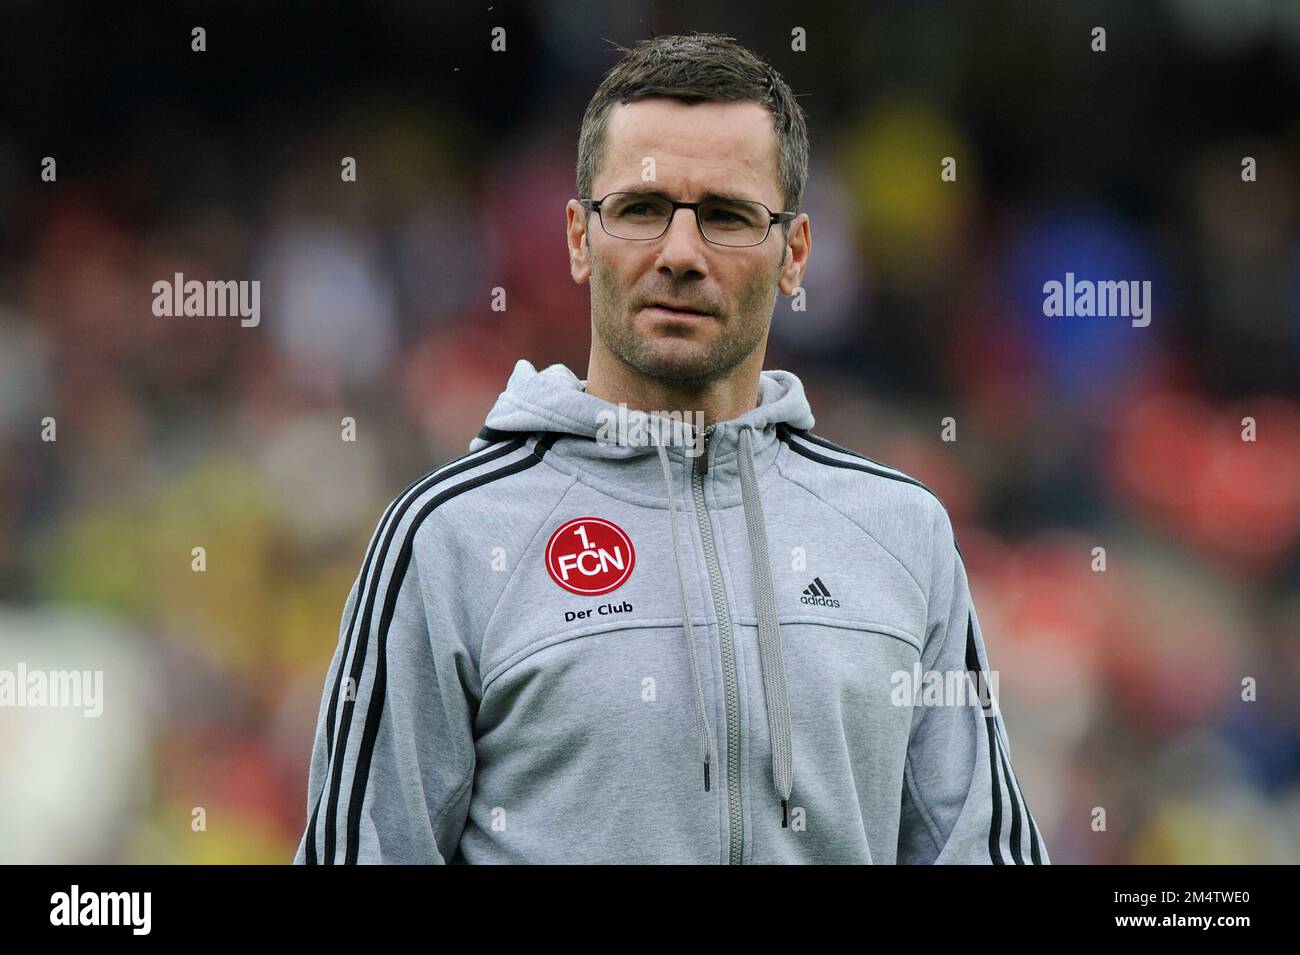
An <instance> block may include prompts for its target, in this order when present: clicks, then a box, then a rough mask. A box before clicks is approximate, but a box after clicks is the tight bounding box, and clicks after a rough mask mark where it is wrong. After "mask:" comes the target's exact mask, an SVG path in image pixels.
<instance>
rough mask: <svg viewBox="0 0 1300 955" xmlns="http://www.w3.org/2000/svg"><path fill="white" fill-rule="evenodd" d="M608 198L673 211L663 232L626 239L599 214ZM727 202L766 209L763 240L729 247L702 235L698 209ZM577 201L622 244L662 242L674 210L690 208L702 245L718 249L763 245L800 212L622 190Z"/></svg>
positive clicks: (761, 204) (671, 221)
mask: <svg viewBox="0 0 1300 955" xmlns="http://www.w3.org/2000/svg"><path fill="white" fill-rule="evenodd" d="M610 196H649V197H650V198H652V199H658V200H659V201H660V202H667V203H671V204H672V207H673V209H672V212H670V213H668V221H667V222H665V223H664V231H663V232H660V233H659V234H658V235H651V236H644V237H643V238H640V239H629V238H628V237H627V236H623V235H615V234H614V233H613V232H610V231H609V227H608V226H607V225H605V217H604V216H602V215H601V214H600V207H601V204H602V203H603V202H604V201H605V200H606V199H608V198H609V197H610ZM728 201H733V202H752V203H753V204H754V205H756V206H762V207H763V208H764V209H766V210H767V214H768V216H769V218H768V222H767V231H766V232H764V233H763V238H761V239H759V240H758V241H757V242H749V243H746V244H745V245H728V244H727V243H725V242H715V241H714V240H713V239H710V238H709V237H708V236H707V235H706V234H705V232H704V223H703V222H701V221H700V206H705V205H709V204H710V203H714V202H728ZM578 202H579V203H580V204H581V205H582V208H584V209H586V210H587V211H588V212H594V213H596V218H597V219H599V220H600V227H601V228H602V229H604V230H605V234H606V235H607V236H609V237H610V238H613V239H622V240H623V241H624V242H654V241H655V240H656V239H662V238H663V237H664V236H665V235H667V234H668V229H669V228H670V227H671V226H672V224H673V219H674V218H675V217H676V216H677V210H678V209H690V210H691V212H692V213H693V214H694V215H695V228H697V229H699V230H700V237H701V238H702V239H704V241H705V242H708V243H709V244H710V245H716V246H718V247H719V248H723V249H752V248H754V246H756V245H762V244H763V243H764V242H766V241H767V237H768V236H770V235H771V234H772V226H774V225H776V224H777V223H778V222H782V223H783V222H790V221H792V220H794V219H796V218H798V216H799V213H797V212H773V211H772V210H771V209H768V207H767V203H765V202H759V201H758V200H757V199H738V200H727V199H701V200H700V201H699V202H678V201H677V200H676V199H669V198H668V197H667V196H661V195H658V194H656V193H653V192H637V191H636V190H622V191H619V192H610V193H606V194H605V195H604V196H603V197H602V198H600V199H591V198H586V199H579V200H578Z"/></svg>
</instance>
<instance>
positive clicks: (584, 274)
mask: <svg viewBox="0 0 1300 955" xmlns="http://www.w3.org/2000/svg"><path fill="white" fill-rule="evenodd" d="M565 220H566V237H567V239H568V243H569V275H571V276H572V277H573V281H574V282H576V283H577V284H579V285H582V284H584V283H585V282H586V281H587V280H588V279H589V278H591V260H592V254H591V233H590V232H588V230H587V221H588V218H587V210H586V209H584V208H583V207H582V204H581V203H579V202H578V200H576V199H570V200H569V201H568V203H567V205H566V206H565Z"/></svg>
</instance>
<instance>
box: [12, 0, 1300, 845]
mask: <svg viewBox="0 0 1300 955" xmlns="http://www.w3.org/2000/svg"><path fill="white" fill-rule="evenodd" d="M194 26H204V27H205V28H206V29H207V52H205V53H196V52H192V51H191V49H190V30H191V28H192V27H194ZM496 26H502V27H505V29H506V42H507V49H506V51H505V52H500V53H493V52H492V51H491V50H490V46H489V44H490V40H491V30H492V28H493V27H496ZM1094 26H1104V27H1105V28H1106V30H1107V50H1106V52H1104V53H1098V52H1094V51H1093V50H1092V48H1091V46H1092V37H1091V33H1090V31H1091V29H1092V28H1093V27H1094ZM796 27H803V28H804V29H805V30H806V31H807V52H793V51H792V50H791V49H790V37H791V30H793V29H794V28H796ZM691 30H700V31H705V30H716V31H720V32H724V33H729V34H731V35H732V36H735V37H736V38H737V39H738V40H740V41H741V42H743V43H745V44H746V45H748V46H750V47H751V48H753V49H754V50H756V51H757V52H758V53H759V54H760V55H762V56H764V57H766V58H768V59H769V61H770V62H771V63H772V64H773V65H774V66H775V67H776V68H777V69H778V70H780V71H781V72H782V74H783V75H784V76H785V77H786V79H787V80H788V81H789V83H790V84H791V86H792V87H793V88H794V90H795V92H796V93H797V94H799V97H800V101H801V103H802V104H803V106H804V108H805V110H806V111H807V114H808V120H809V127H810V132H811V138H812V170H811V176H810V179H809V183H808V187H807V192H806V202H805V205H804V210H803V211H806V212H808V213H809V214H810V216H811V227H812V235H813V244H814V249H813V255H812V258H811V261H810V267H809V270H808V275H807V281H806V283H805V287H806V289H807V303H808V307H807V311H806V312H794V311H792V310H791V309H790V302H789V300H788V299H785V298H780V299H779V300H778V304H777V310H776V314H775V316H774V323H773V331H772V339H771V344H770V346H769V351H768V361H767V367H769V368H784V369H788V370H790V371H793V372H795V373H796V374H798V375H799V376H800V377H801V378H802V379H803V381H804V383H805V386H806V388H807V390H808V393H809V397H810V401H811V403H812V407H813V411H814V413H815V415H816V417H817V427H816V430H817V432H818V433H820V434H822V435H824V436H826V437H828V438H830V439H832V440H834V441H837V442H839V443H841V444H845V445H848V446H849V447H852V448H855V449H857V450H859V451H861V452H863V453H865V454H868V455H870V456H871V457H874V458H877V459H879V460H883V461H885V462H887V463H889V464H891V465H893V466H895V467H898V468H901V469H903V470H905V471H908V472H909V473H911V474H913V475H915V476H916V477H918V478H919V479H921V480H922V481H924V482H926V483H927V484H928V485H929V486H931V487H933V488H934V489H935V490H936V491H937V492H938V494H939V495H940V497H941V498H942V499H943V501H944V502H945V504H946V505H947V507H948V509H949V512H950V513H951V514H952V516H953V521H954V524H955V526H956V530H957V536H958V540H959V542H960V543H961V546H962V550H963V553H964V554H965V557H966V564H967V567H968V569H969V572H970V575H971V580H972V588H973V592H974V596H975V600H976V606H977V609H978V611H979V613H980V617H981V622H982V625H983V629H984V633H985V635H986V639H987V642H988V649H989V653H990V655H991V659H992V661H993V665H994V667H996V668H997V669H998V670H999V671H1000V674H1001V687H1000V691H1001V699H1002V705H1003V709H1004V711H1005V713H1006V717H1007V721H1008V729H1009V732H1010V735H1011V740H1012V746H1013V752H1014V756H1015V766H1016V768H1017V773H1018V775H1019V778H1020V780H1021V782H1022V784H1023V786H1024V788H1025V791H1026V793H1027V795H1028V799H1029V803H1030V805H1031V807H1032V809H1033V811H1034V814H1035V816H1036V818H1037V819H1038V821H1039V823H1040V825H1041V827H1042V829H1043V831H1044V834H1045V837H1046V840H1047V844H1048V846H1049V849H1050V851H1051V854H1052V857H1053V859H1054V861H1056V862H1061V863H1069V862H1073V863H1139V862H1141V863H1148V862H1171V863H1184V862H1229V863H1237V862H1266V861H1267V862H1291V863H1294V862H1297V861H1300V693H1297V687H1298V686H1300V374H1298V371H1300V109H1298V108H1297V107H1298V105H1300V5H1297V4H1296V3H1294V2H1285V0H1278V2H1269V0H1254V2H1231V0H1225V2H1210V0H1169V2H1152V3H1143V4H1131V3H1126V2H1119V0H1113V2H1103V3H1095V4H1086V5H1084V4H1071V3H1037V4H1028V3H1019V2H1015V3H1013V2H1002V3H987V4H967V3H958V2H951V3H949V2H912V3H868V4H852V5H850V4H848V3H844V4H835V5H829V4H828V5H823V6H818V5H812V6H803V5H797V6H791V5H790V4H787V3H777V2H774V0H758V2H749V3H747V4H745V7H744V12H743V14H742V13H740V12H739V9H738V8H736V7H734V6H733V5H731V4H726V3H722V2H715V0H694V2H691V3H654V2H643V3H635V2H634V3H627V4H604V3H596V2H571V3H555V4H546V3H513V4H498V5H496V6H489V5H488V4H484V3H479V4H458V5H454V6H452V5H447V6H444V5H441V4H427V5H418V4H405V3H397V2H385V3H372V4H367V5H358V6H350V7H344V6H341V5H336V4H331V3H313V4H300V3H284V4H269V5H264V6H262V5H254V4H222V5H219V6H218V5H216V4H197V5H188V6H187V5H185V4H180V5H170V6H167V7H165V8H164V7H162V6H161V5H159V6H158V8H157V9H153V8H150V7H148V6H146V5H142V6H141V8H140V9H139V10H138V11H136V12H135V13H127V12H125V11H122V10H120V9H115V8H110V7H106V6H101V5H90V4H86V5H81V6H77V5H51V4H44V3H39V4H38V3H25V2H10V3H6V4H4V7H3V9H0V71H3V72H2V73H0V668H9V669H12V668H14V667H15V666H16V665H17V663H18V662H19V661H23V662H25V663H26V664H27V666H28V667H30V668H36V667H45V668H49V669H63V668H77V669H83V668H87V669H88V668H99V669H102V670H103V671H104V674H105V677H104V681H105V683H104V691H105V696H106V700H105V706H104V714H103V716H101V717H99V718H98V719H88V718H85V717H83V716H82V715H81V714H80V713H79V712H77V711H58V710H35V709H18V708H0V861H6V862H27V861H48V862H64V861H82V862H114V861H123V862H144V861H159V862H267V863H271V862H287V861H289V860H290V859H291V858H292V854H293V851H294V849H295V847H296V845H297V843H298V840H299V839H300V837H301V833H302V828H303V825H304V821H305V814H306V781H307V761H308V755H309V748H310V743H311V735H312V728H313V724H314V721H315V718H316V712H317V707H318V705H319V702H320V694H321V687H322V681H323V677H324V674H325V668H326V666H327V664H328V661H329V658H330V655H331V654H332V652H333V650H334V647H335V644H336V641H337V639H338V627H339V617H340V614H341V612H342V608H343V603H344V599H345V598H346V596H347V591H348V588H349V586H350V584H351V582H352V580H353V578H354V576H355V575H356V573H357V570H358V568H359V566H360V563H361V560H362V557H363V553H364V548H365V546H366V544H367V541H368V537H369V534H370V532H371V530H372V529H373V527H374V525H375V522H376V521H377V520H378V517H379V515H380V513H381V512H382V509H383V507H384V506H385V505H386V504H387V502H388V501H389V500H391V499H392V497H393V496H394V495H395V494H396V493H397V492H398V491H400V490H401V489H402V488H403V487H405V486H406V485H407V484H408V483H409V482H410V481H411V480H412V479H414V478H415V477H416V476H418V475H420V474H422V473H425V472H426V471H428V470H430V469H432V468H433V467H435V466H437V465H439V464H440V463H443V462H445V461H447V460H450V459H451V458H454V457H457V456H459V455H461V454H463V453H464V452H465V450H466V448H467V444H468V442H469V440H470V439H471V438H472V437H473V435H474V433H475V432H476V431H477V430H478V428H479V426H480V425H481V423H482V420H483V417H484V415H485V414H486V412H487V410H488V409H489V408H490V407H491V405H492V403H493V401H494V399H495V398H496V396H497V394H498V393H499V392H500V391H501V390H502V389H503V388H504V386H505V381H506V377H507V376H508V374H509V372H510V370H511V368H512V366H513V364H514V362H515V360H516V359H517V358H521V357H524V358H528V359H530V360H531V361H532V362H533V363H534V364H535V365H536V366H537V367H539V368H540V367H543V366H544V365H545V364H548V363H551V362H556V361H559V362H564V363H566V364H568V365H569V367H570V368H572V369H574V370H575V371H576V372H577V373H578V375H579V377H585V373H586V360H587V349H588V342H589V331H590V323H589V299H588V294H589V293H588V288H587V287H586V286H576V285H574V284H573V282H572V281H571V279H570V277H569V271H568V262H567V255H566V251H565V244H564V203H565V201H566V200H567V199H569V198H571V197H573V195H574V164H575V159H576V139H577V133H578V125H579V122H580V120H581V116H582V111H583V108H584V107H585V105H586V103H587V100H588V99H589V97H590V96H591V94H592V92H593V91H594V89H595V87H596V85H597V83H598V82H599V79H600V77H601V75H602V74H603V72H604V71H605V70H607V69H608V68H609V67H610V66H611V65H612V64H613V63H614V62H615V61H616V59H617V57H618V54H617V52H616V51H615V50H614V49H613V48H612V45H611V41H614V42H618V43H621V44H624V45H631V44H633V43H635V42H636V41H637V40H639V39H642V38H646V37H649V36H650V35H652V34H663V33H674V32H686V31H691ZM46 156H52V157H54V158H55V159H56V161H57V174H58V178H57V182H43V181H41V179H40V171H41V161H42V159H43V157H46ZM344 156H352V157H355V158H356V161H357V172H358V180H357V181H356V182H355V183H343V182H341V180H340V175H339V173H340V161H341V159H342V157H344ZM944 156H952V157H954V158H956V160H957V171H958V179H957V181H956V182H953V183H944V182H941V181H940V177H939V168H940V167H939V163H940V159H941V158H942V157H944ZM1246 156H1250V157H1254V158H1255V160H1256V162H1257V169H1258V173H1257V181H1254V182H1250V183H1246V182H1243V181H1242V177H1241V169H1242V166H1241V163H1242V158H1243V157H1246ZM1067 271H1072V272H1074V273H1075V274H1076V276H1078V277H1080V278H1094V279H1101V278H1110V279H1135V280H1150V281H1151V282H1152V284H1153V296H1152V297H1153V310H1152V315H1153V318H1152V321H1151V324H1150V326H1149V327H1146V328H1134V327H1132V326H1131V325H1130V323H1129V322H1128V321H1127V320H1125V319H1104V318H1091V319H1088V318H1075V319H1065V318H1047V317H1045V316H1044V315H1043V311H1042V303H1043V293H1042V285H1043V283H1044V282H1045V281H1049V280H1052V279H1056V280H1058V281H1059V280H1063V279H1064V276H1065V273H1066V272H1067ZM177 272H181V273H184V275H185V277H186V278H187V279H189V278H195V279H199V280H206V279H258V280H260V281H261V283H262V301H261V310H262V317H261V323H260V325H258V326H257V327H255V328H244V327H241V325H240V323H239V320H238V319H237V318H159V317H156V316H155V315H154V314H153V312H152V310H151V303H152V300H153V292H152V285H153V283H154V282H156V281H159V280H169V279H171V277H172V276H173V275H174V273H177ZM496 286H501V287H504V288H505V289H507V292H508V308H507V310H506V311H504V312H498V311H493V310H492V308H491V289H492V288H493V287H496ZM345 416H346V417H351V418H354V419H355V421H356V429H357V440H356V442H355V443H346V442H343V441H341V440H340V430H341V427H340V422H341V419H342V418H344V417H345ZM46 417H52V418H54V419H55V420H56V422H57V440H56V441H54V442H48V441H43V440H42V438H41V432H42V424H41V422H42V419H44V418H46ZM946 417H952V418H953V419H955V421H956V427H957V440H956V441H955V442H951V443H945V442H943V441H941V440H940V432H941V426H942V420H943V419H944V418H946ZM1244 417H1251V418H1253V419H1254V420H1255V422H1256V428H1257V440H1256V441H1254V442H1247V441H1243V440H1242V439H1241V432H1242V419H1243V418H1244ZM194 546H203V547H205V548H206V552H207V570H206V572H204V573H201V574H200V573H194V572H192V571H191V548H192V547H194ZM1096 547H1104V548H1105V551H1106V570H1105V572H1104V573H1099V572H1095V571H1094V570H1093V561H1094V551H1093V549H1094V548H1096ZM1243 681H1248V682H1250V683H1251V684H1252V685H1253V686H1254V692H1255V699H1254V700H1253V701H1250V702H1246V701H1243V699H1242V696H1243ZM196 807H202V808H203V810H204V811H205V813H206V820H205V824H206V830H205V831H195V829H194V824H193V819H194V810H195V808H196ZM1099 809H1100V810H1104V828H1102V827H1101V821H1102V820H1103V817H1102V816H1101V815H1100V814H1099V813H1098V810H1099Z"/></svg>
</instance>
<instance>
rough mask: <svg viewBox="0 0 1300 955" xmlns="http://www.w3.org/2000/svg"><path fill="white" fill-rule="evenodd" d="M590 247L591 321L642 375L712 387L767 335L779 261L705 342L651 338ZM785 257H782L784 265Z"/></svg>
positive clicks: (611, 347)
mask: <svg viewBox="0 0 1300 955" xmlns="http://www.w3.org/2000/svg"><path fill="white" fill-rule="evenodd" d="M587 248H588V258H589V260H590V264H591V318H592V325H593V326H594V328H595V330H596V334H597V335H599V336H600V340H601V342H602V344H604V346H605V348H606V349H608V350H609V352H610V353H611V354H613V355H614V356H616V357H617V358H618V359H619V360H620V361H622V362H624V363H625V364H627V365H628V366H630V367H632V368H634V369H635V370H636V371H638V372H639V373H641V374H642V375H645V376H646V377H648V378H653V379H656V380H659V381H672V382H677V383H680V384H683V385H690V386H702V385H707V384H709V383H711V382H714V381H717V380H719V379H721V378H725V377H726V376H727V375H728V374H730V373H731V371H732V370H733V369H735V368H736V367H737V366H738V365H740V363H741V362H743V361H744V360H745V359H746V358H748V357H749V356H750V355H752V354H753V353H754V351H755V349H757V348H758V347H759V346H760V345H761V344H762V343H763V341H764V340H765V339H766V337H767V333H768V329H769V327H770V326H771V321H772V309H773V306H774V305H775V302H776V291H777V289H776V283H777V279H778V277H779V275H780V266H779V265H778V268H777V269H776V271H775V272H773V273H771V274H770V275H767V274H765V275H761V276H759V277H757V278H756V279H755V281H754V282H753V283H752V284H751V285H750V286H748V287H747V288H746V289H745V290H744V291H743V292H742V294H741V297H740V302H739V310H738V312H737V313H736V314H735V315H729V316H726V315H724V316H723V317H722V319H721V321H722V323H723V325H722V334H720V335H718V336H717V337H716V338H715V339H713V340H712V341H709V342H707V343H706V344H700V343H698V342H693V341H692V342H688V341H686V340H685V339H682V338H674V337H671V336H666V335H656V336H654V338H647V337H645V336H643V335H642V334H641V333H640V332H638V331H637V329H636V326H635V322H634V320H635V318H636V314H635V313H633V312H632V310H631V307H630V304H629V297H628V296H627V295H626V294H624V292H623V290H622V289H620V288H619V286H618V283H617V280H616V278H615V276H613V275H612V274H610V273H609V272H607V271H606V270H605V269H604V267H603V266H602V265H601V264H600V262H599V261H597V259H596V257H595V255H593V254H592V253H591V246H590V244H588V247H587ZM784 261H785V256H784V255H783V256H782V262H781V264H784ZM718 320H719V319H718V318H716V317H715V318H712V319H705V321H718ZM682 346H685V347H682Z"/></svg>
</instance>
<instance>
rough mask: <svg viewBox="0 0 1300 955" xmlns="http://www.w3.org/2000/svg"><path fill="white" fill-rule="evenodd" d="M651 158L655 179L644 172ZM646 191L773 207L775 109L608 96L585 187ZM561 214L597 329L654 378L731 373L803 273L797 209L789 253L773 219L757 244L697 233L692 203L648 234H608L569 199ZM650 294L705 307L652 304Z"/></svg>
mask: <svg viewBox="0 0 1300 955" xmlns="http://www.w3.org/2000/svg"><path fill="white" fill-rule="evenodd" d="M648 169H652V170H653V175H654V178H653V179H649V178H648V177H646V178H643V177H645V175H646V173H645V171H646V170H648ZM650 191H656V192H660V193H662V194H663V195H666V196H668V197H669V198H672V199H677V200H680V201H688V202H689V201H696V200H699V199H703V198H705V197H706V196H707V195H708V194H710V193H715V194H720V195H727V196H733V197H736V198H743V199H755V200H757V201H759V202H762V203H763V204H765V205H766V206H767V207H768V208H769V209H771V210H772V211H774V212H777V211H781V210H782V209H783V208H784V207H783V204H782V196H781V190H780V186H779V182H778V179H777V169H776V133H775V130H774V128H773V122H772V114H771V113H770V112H769V111H768V110H767V109H765V108H764V107H763V106H761V105H759V104H758V103H696V104H686V103H681V102H679V101H677V100H672V99H664V98H655V99H645V100H638V101H636V102H634V103H629V104H626V105H622V106H617V107H615V108H614V109H613V110H612V111H611V113H610V116H609V122H608V126H607V128H606V144H605V156H604V159H603V162H602V163H601V167H600V169H598V170H597V172H596V175H595V178H594V181H593V183H592V197H593V198H596V199H600V198H603V197H604V196H606V195H608V194H609V193H611V192H650ZM568 217H569V252H570V267H571V271H572V274H573V278H574V280H575V281H576V282H578V283H580V284H581V283H582V282H584V281H586V280H587V279H588V278H590V280H591V313H592V324H593V326H594V330H595V333H596V334H597V335H598V336H599V338H600V341H601V342H602V343H603V345H604V346H605V348H606V349H608V350H609V351H610V352H611V353H612V354H613V355H615V356H617V357H618V358H619V359H621V360H622V361H623V362H625V363H626V364H628V365H630V366H631V367H633V368H635V369H636V370H637V371H639V372H641V373H642V374H644V375H647V376H649V377H652V378H656V379H661V380H669V381H680V382H683V383H693V384H706V383H708V382H711V381H714V380H717V379H719V378H723V377H725V376H726V375H728V374H730V372H731V371H732V369H734V368H735V367H736V366H737V365H739V364H740V363H741V362H743V361H744V360H745V359H746V358H748V357H749V356H750V355H752V354H754V352H755V351H756V350H758V349H760V348H761V347H762V346H764V344H765V342H766V338H767V332H768V328H769V326H770V325H771V320H772V308H773V305H774V303H775V301H776V292H777V289H778V288H780V289H781V290H782V291H784V292H785V293H786V294H792V293H793V291H794V289H795V288H797V287H798V285H799V283H800V281H801V279H802V275H803V269H804V259H805V255H806V250H807V247H808V244H807V243H806V242H804V241H803V240H805V239H806V237H807V227H806V221H807V217H806V216H800V218H799V219H797V220H795V222H793V223H791V242H792V243H795V244H797V245H798V246H799V247H798V249H796V252H797V254H796V255H795V256H793V257H792V256H787V255H785V254H784V253H785V250H786V243H785V238H784V236H783V235H782V232H781V229H780V227H779V226H775V225H774V226H773V227H772V230H771V232H769V234H768V236H767V239H766V240H765V241H764V242H763V243H762V244H760V245H757V246H752V247H748V248H728V247H723V246H719V245H715V244H713V243H711V242H708V241H706V240H705V238H704V237H703V236H702V235H700V231H699V227H698V226H697V225H696V222H695V216H694V215H693V214H692V213H691V211H690V210H689V209H679V210H677V213H676V215H675V216H674V217H673V219H672V221H671V222H670V223H669V227H668V232H667V233H666V234H665V235H664V236H662V237H661V238H659V239H655V240H649V241H634V240H627V239H619V238H615V237H614V236H611V235H609V234H607V233H606V232H605V231H604V229H602V228H601V226H600V222H599V219H598V217H597V215H596V214H595V213H591V214H590V217H588V213H587V211H586V210H585V209H583V208H582V207H581V206H580V205H579V204H578V203H577V202H576V201H571V202H570V203H569V209H568ZM655 301H666V302H671V303H675V304H680V305H683V306H686V307H689V308H693V309H699V310H701V311H703V312H706V313H707V314H704V315H685V314H680V313H678V314H673V313H668V312H664V311H656V310H654V309H653V308H651V307H650V306H651V303H652V302H655ZM759 360H760V361H761V351H760V355H759Z"/></svg>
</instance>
